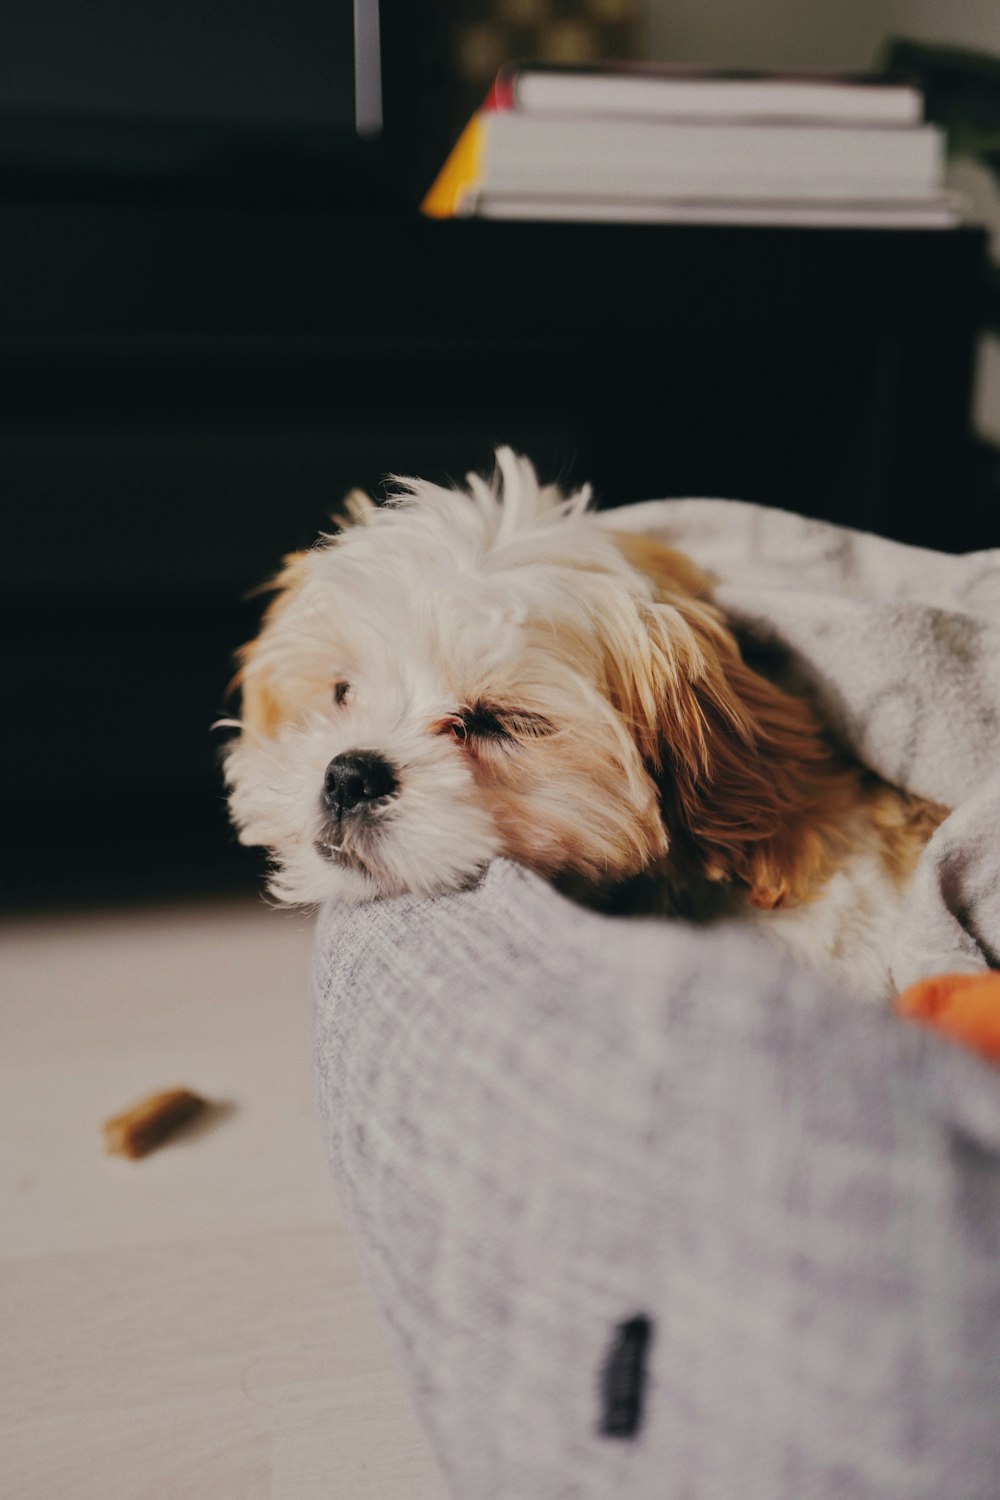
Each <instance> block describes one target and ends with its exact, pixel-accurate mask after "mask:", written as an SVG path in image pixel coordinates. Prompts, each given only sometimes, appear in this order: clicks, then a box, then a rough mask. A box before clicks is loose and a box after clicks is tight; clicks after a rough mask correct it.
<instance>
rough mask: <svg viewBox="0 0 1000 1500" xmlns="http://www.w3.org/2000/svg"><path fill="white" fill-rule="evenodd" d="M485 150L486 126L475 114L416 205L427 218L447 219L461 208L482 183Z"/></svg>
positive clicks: (452, 216)
mask: <svg viewBox="0 0 1000 1500" xmlns="http://www.w3.org/2000/svg"><path fill="white" fill-rule="evenodd" d="M485 153H486V127H485V125H484V123H483V120H482V119H481V117H480V116H479V115H478V114H476V115H473V116H472V119H471V120H470V121H469V123H468V125H466V127H465V129H464V130H463V131H462V134H461V135H460V136H459V138H458V140H457V141H456V142H455V144H454V146H453V147H452V149H451V151H450V152H449V154H448V156H447V157H446V159H445V163H444V166H443V167H442V168H441V170H440V172H439V173H438V174H437V176H436V177H435V179H434V181H433V182H432V183H431V185H430V187H429V188H428V189H427V192H426V193H425V195H424V198H423V201H422V203H421V205H420V210H421V212H422V213H424V214H426V215H427V217H428V218H431V219H451V218H454V217H455V215H456V214H458V213H460V212H461V210H462V205H463V203H464V201H465V199H466V198H468V197H469V195H470V194H471V193H474V192H475V191H476V189H477V188H478V187H480V186H481V184H482V179H483V163H484V159H485Z"/></svg>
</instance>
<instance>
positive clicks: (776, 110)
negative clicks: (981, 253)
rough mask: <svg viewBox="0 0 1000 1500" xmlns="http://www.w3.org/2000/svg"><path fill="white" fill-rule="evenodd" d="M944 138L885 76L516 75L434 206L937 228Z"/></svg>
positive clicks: (539, 70)
mask: <svg viewBox="0 0 1000 1500" xmlns="http://www.w3.org/2000/svg"><path fill="white" fill-rule="evenodd" d="M944 144H945V143H944V134H943V132H942V131H941V130H940V129H939V128H938V127H937V126H935V125H931V124H927V123H925V121H924V109H923V96H922V93H921V91H920V89H919V88H918V87H917V86H916V85H915V84H913V83H911V82H908V81H906V80H901V79H897V78H891V77H884V76H880V75H860V76H842V75H839V76H829V75H825V74H804V75H803V74H796V75H792V74H760V73H758V74H747V73H740V74H737V73H711V74H710V73H703V72H696V71H692V70H679V69H672V68H656V67H644V66H640V65H636V66H626V67H621V66H619V67H615V68H594V67H591V68H569V67H558V66H544V65H533V64H524V65H514V66H510V67H507V68H504V69H502V70H501V71H500V73H499V74H498V75H497V77H496V79H495V80H494V83H493V86H492V88H491V89H490V92H489V95H488V96H487V98H486V101H485V103H484V104H483V106H482V107H481V108H480V109H479V110H478V111H477V112H476V114H475V115H474V116H473V118H472V119H471V120H470V121H469V123H468V125H467V126H466V128H465V130H464V131H463V133H462V135H461V137H460V138H459V140H458V142H457V143H456V145H455V147H454V148H453V150H452V151H451V153H450V155H449V156H448V159H447V160H446V162H445V164H444V166H443V167H442V168H441V171H440V172H439V173H438V175H437V177H436V178H435V180H434V182H433V183H432V185H431V187H430V189H429V190H428V192H427V194H426V197H425V198H424V202H423V205H422V206H423V210H424V212H425V213H426V214H429V215H431V216H432V217H435V218H450V217H453V216H461V215H477V216H482V217H485V218H503V219H568V220H623V221H632V222H638V223H657V222H663V223H698V224H776V225H826V226H837V225H843V226H852V227H853V226H858V227H877V228H885V227H898V228H914V227H920V228H938V227H947V226H949V225H952V224H954V223H956V222H958V220H959V217H960V216H959V213H958V210H957V208H956V205H955V203H954V202H953V201H952V199H951V198H950V197H949V196H948V195H947V194H946V193H945V191H944V189H943V173H944Z"/></svg>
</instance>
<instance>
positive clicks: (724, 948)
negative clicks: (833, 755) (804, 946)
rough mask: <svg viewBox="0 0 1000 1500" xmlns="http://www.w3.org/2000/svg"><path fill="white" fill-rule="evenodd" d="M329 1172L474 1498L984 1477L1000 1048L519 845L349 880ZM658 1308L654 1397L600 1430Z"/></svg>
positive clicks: (454, 1489)
mask: <svg viewBox="0 0 1000 1500" xmlns="http://www.w3.org/2000/svg"><path fill="white" fill-rule="evenodd" d="M314 1000H315V1012H314V1014H315V1049H314V1050H315V1061H316V1071H317V1081H318V1095H319V1100H320V1105H321V1111H322V1119H323V1125H324V1133H325V1137H326V1140H327V1143H328V1146H329V1150H330V1156H331V1162H332V1165H333V1170H334V1176H335V1180H336V1182H337V1184H338V1187H339V1192H340V1195H341V1198H342V1201H343V1203H344V1205H345V1207H346V1209H347V1211H348V1213H349V1216H350V1218H351V1220H352V1222H353V1226H354V1230H355V1234H356V1238H357V1243H358V1247H359V1249H360V1252H361V1256H362V1260H363V1263H364V1265H365V1266H366V1269H367V1273H368V1276H369V1278H370V1281H371V1285H372V1287H373V1290H374V1293H375V1296H376V1299H377V1301H378V1303H379V1306H380V1307H381V1310H382V1312H383V1314H384V1317H385V1319H386V1321H387V1324H388V1326H389V1329H390V1330H391V1334H392V1336H393V1338H394V1341H395V1345H396V1350H397V1353H398V1356H399V1361H400V1366H401V1369H402V1371H403V1374H404V1376H405V1378H406V1379H407V1381H408V1384H409V1387H410V1390H411V1393H412V1395H413V1399H414V1402H415V1405H416V1408H417V1410H418V1412H419V1415H420V1416H421V1418H422V1420H423V1422H424V1424H425V1427H426V1430H427V1432H428V1434H429V1436H430V1439H431V1442H432V1445H433V1447H434V1450H435V1452H436V1454H437V1457H438V1459H439V1461H440V1463H441V1467H442V1470H443V1472H444V1474H445V1476H446V1479H447V1481H448V1483H449V1485H450V1490H451V1493H452V1494H453V1495H454V1496H455V1497H456V1500H607V1497H609V1496H612V1495H620V1496H622V1497H629V1500H654V1497H655V1500H735V1497H740V1500H996V1496H997V1495H1000V1416H998V1414H1000V1076H998V1075H997V1073H996V1072H995V1071H994V1070H993V1069H991V1068H990V1067H989V1066H988V1065H987V1064H985V1063H983V1062H981V1061H979V1060H978V1059H977V1058H975V1057H974V1056H972V1055H971V1054H967V1053H966V1052H965V1051H964V1050H963V1049H961V1048H958V1047H955V1046H952V1045H950V1044H948V1043H945V1042H943V1041H941V1040H940V1039H938V1038H936V1037H934V1036H932V1035H931V1034H929V1033H925V1032H923V1031H922V1030H921V1029H919V1028H917V1027H915V1026H912V1025H909V1024H907V1023H904V1022H901V1021H897V1020H895V1019H893V1018H892V1017H891V1016H889V1015H886V1014H883V1013H881V1012H877V1011H873V1010H871V1009H870V1008H869V1007H866V1006H863V1005H859V1004H857V1003H856V1002H853V1001H850V1000H848V999H847V998H846V997H844V996H843V995H842V994H840V993H839V992H838V991H836V990H835V989H834V988H833V987H832V986H829V985H827V984H825V982H824V981H822V980H821V979H817V978H816V977H815V976H813V975H810V974H807V973H806V972H805V971H803V970H801V969H799V968H797V967H796V966H795V965H794V964H793V962H792V961H791V960H790V959H788V958H787V957H786V956H785V955H784V954H783V953H781V952H780V951H779V950H778V949H776V948H774V947H772V946H771V945H770V944H766V943H762V942H761V940H759V939H757V938H756V937H754V936H753V935H752V934H749V933H747V932H746V931H744V930H742V929H739V928H736V927H730V926H725V927H720V928H716V929H713V930H712V931H710V932H709V931H705V930H704V929H702V930H696V929H694V928H689V927H687V926H685V925H683V924H681V923H678V922H653V921H628V920H622V919H610V918H606V917H603V916H600V915H597V914H595V913H592V912H588V911H584V910H583V909H581V908H577V907H575V906H573V905H571V904H570V903H569V902H568V901H566V900H565V899H564V898H563V897H561V896H560V895H558V894H557V893H556V892H554V891H553V890H551V889H550V888H549V887H548V886H547V885H546V884H544V883H543V882H542V881H540V880H539V879H537V877H535V876H533V875H530V874H529V873H527V872H525V871H523V870H521V869H519V868H517V867H516V866H514V865H512V864H509V863H507V862H505V861H498V862H497V863H496V864H494V865H493V866H492V867H491V869H490V870H489V871H488V872H487V874H486V876H485V878H484V880H483V881H482V883H481V884H480V885H479V886H477V887H476V888H475V889H473V890H470V891H466V892H463V893H461V894H458V895H454V896H448V897H442V898H439V899H438V900H435V901H432V902H419V901H415V900H411V899H407V898H404V899H399V900H393V901H386V902H381V903H377V904H376V905H373V906H370V907H366V908H355V909H345V908H329V909H327V910H326V911H325V912H324V913H323V915H322V918H321V921H320V926H319V931H318V938H317V946H316V957H315V968H314ZM640 1314H643V1315H645V1316H647V1317H648V1318H649V1319H651V1320H652V1325H653V1333H652V1342H651V1346H650V1350H649V1356H648V1370H647V1380H646V1386H645V1404H644V1411H643V1420H642V1424H641V1426H640V1428H639V1430H638V1432H637V1434H636V1435H635V1436H634V1437H632V1438H621V1437H607V1436H602V1435H601V1434H600V1424H601V1409H602V1403H601V1390H600V1386H601V1371H602V1368H603V1367H604V1365H605V1362H606V1359H607V1355H608V1349H609V1346H610V1344H611V1342H612V1340H613V1337H614V1330H615V1329H616V1327H617V1326H618V1325H620V1324H621V1323H623V1322H625V1321H627V1320H629V1319H631V1318H633V1317H634V1316H636V1315H640Z"/></svg>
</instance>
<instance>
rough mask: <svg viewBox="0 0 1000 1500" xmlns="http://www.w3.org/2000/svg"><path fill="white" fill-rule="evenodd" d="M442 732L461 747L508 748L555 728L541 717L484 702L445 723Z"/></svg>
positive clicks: (463, 710) (455, 715)
mask: <svg viewBox="0 0 1000 1500" xmlns="http://www.w3.org/2000/svg"><path fill="white" fill-rule="evenodd" d="M440 732H441V733H442V734H450V735H451V737H452V739H454V740H456V741H457V743H458V744H460V745H464V744H465V743H466V742H467V741H472V742H474V743H478V744H483V743H489V742H492V743H493V744H501V743H504V744H506V743H512V742H514V741H516V740H526V739H537V738H539V737H540V736H541V735H544V734H551V733H552V732H553V725H552V724H550V723H549V721H548V719H546V718H543V717H542V715H541V714H535V713H530V712H529V711H527V710H522V709H516V708H497V707H495V706H494V705H493V704H490V703H485V702H483V701H482V700H480V701H479V702H478V703H474V704H473V705H472V707H471V708H463V709H462V710H461V711H460V712H459V713H457V714H453V715H451V716H450V717H449V718H447V719H445V720H443V721H442V723H441V726H440Z"/></svg>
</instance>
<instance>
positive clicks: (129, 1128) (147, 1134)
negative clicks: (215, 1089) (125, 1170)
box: [103, 1089, 208, 1159]
mask: <svg viewBox="0 0 1000 1500" xmlns="http://www.w3.org/2000/svg"><path fill="white" fill-rule="evenodd" d="M207 1108H208V1104H207V1102H206V1100H204V1099H202V1098H200V1097H199V1096H198V1095H197V1094H192V1093H191V1091H190V1089H168V1090H167V1091H166V1092H165V1093H162V1094H151V1095H150V1096H149V1098H148V1099H143V1100H142V1101H141V1102H140V1103H139V1104H133V1106H132V1108H131V1109H127V1110H126V1111H125V1112H124V1114H120V1115H115V1117H114V1119H112V1120H105V1122H104V1127H103V1129H104V1149H105V1151H106V1152H107V1153H108V1155H109V1156H129V1157H132V1158H133V1159H135V1158H136V1157H139V1156H146V1155H147V1154H148V1153H149V1152H150V1151H155V1150H156V1148H157V1146H161V1145H162V1144H163V1142H164V1141H165V1140H166V1139H167V1138H168V1136H171V1135H173V1133H174V1131H175V1130H179V1129H180V1127H181V1126H182V1125H185V1124H187V1122H188V1120H193V1119H194V1117H195V1115H200V1114H201V1112H202V1110H204V1109H207Z"/></svg>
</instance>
